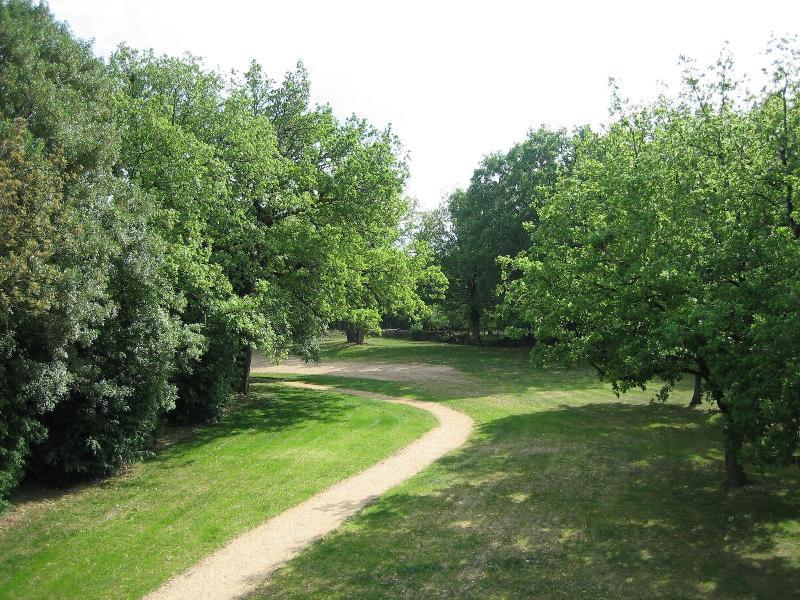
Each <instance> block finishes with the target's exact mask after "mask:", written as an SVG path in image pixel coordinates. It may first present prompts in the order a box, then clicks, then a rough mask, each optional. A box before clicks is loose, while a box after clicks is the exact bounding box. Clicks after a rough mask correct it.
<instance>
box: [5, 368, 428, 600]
mask: <svg viewBox="0 0 800 600" xmlns="http://www.w3.org/2000/svg"><path fill="white" fill-rule="evenodd" d="M434 425H435V419H434V418H433V417H432V416H431V415H429V414H428V413H426V412H424V411H420V410H416V409H414V408H410V407H407V406H402V405H396V404H390V403H386V402H381V401H375V400H366V399H363V398H354V397H352V396H344V395H341V394H335V393H328V392H317V391H310V390H299V389H292V388H288V387H286V386H280V385H275V384H271V383H257V384H254V385H253V386H251V396H250V399H249V400H247V401H246V402H244V403H242V404H240V405H239V406H236V407H234V408H232V409H231V410H230V411H229V412H228V413H227V414H226V415H225V416H224V417H223V418H222V419H221V420H220V422H218V423H217V424H215V425H210V426H207V427H203V428H199V429H198V430H197V431H195V432H194V433H193V434H191V435H189V436H187V437H184V438H182V439H180V440H178V441H176V442H174V443H173V444H171V445H169V446H167V447H166V448H164V449H162V450H160V451H159V452H158V453H157V454H156V456H155V457H154V458H153V459H151V460H148V461H145V462H142V463H139V464H136V465H133V466H131V467H130V468H129V470H128V471H127V472H126V473H124V474H122V475H119V476H116V477H112V478H109V479H107V480H105V481H103V482H101V483H97V484H90V485H86V486H82V487H81V488H76V489H74V490H72V491H67V492H62V493H57V492H54V491H51V494H50V498H49V499H47V500H40V501H35V502H31V503H29V504H27V505H25V506H22V507H17V510H14V509H13V508H12V509H11V511H10V512H9V513H7V514H6V515H5V516H3V517H0V597H1V598H81V599H88V598H137V597H139V596H141V595H142V594H143V593H146V592H148V591H150V590H152V589H154V588H156V587H157V586H158V585H159V584H160V583H162V582H164V581H165V580H166V579H168V578H169V577H170V576H172V575H174V574H176V573H179V572H181V571H183V570H185V569H186V568H188V567H189V566H191V565H192V564H194V563H195V562H197V561H198V560H199V559H201V558H202V557H203V556H205V555H207V554H209V553H210V552H212V551H213V550H215V549H216V548H218V547H220V546H222V545H223V544H224V543H225V542H226V541H227V540H229V539H231V538H233V537H235V536H236V535H237V534H240V533H242V532H244V531H246V530H248V529H250V528H252V527H254V526H256V525H258V524H259V523H261V522H262V521H264V520H265V519H267V518H269V517H271V516H273V515H275V514H277V513H279V512H281V511H283V510H284V509H286V508H289V507H291V506H294V505H296V504H298V503H300V502H301V501H303V500H304V499H306V498H308V497H309V496H311V495H313V494H314V493H316V492H318V491H320V490H322V489H324V488H326V487H328V486H330V485H331V484H333V483H334V482H336V481H339V480H341V479H344V478H346V477H348V476H349V475H351V474H354V473H356V472H358V471H361V470H362V469H364V468H366V467H368V466H370V465H372V464H374V463H376V462H378V461H379V460H380V459H381V458H383V457H385V456H387V455H389V454H391V453H392V452H393V451H395V450H397V449H398V448H400V447H402V446H404V445H406V444H407V443H409V442H411V441H412V440H413V439H415V438H417V437H419V436H420V435H422V434H423V433H424V432H425V431H427V430H428V429H430V428H431V427H433V426H434ZM12 500H13V499H12Z"/></svg>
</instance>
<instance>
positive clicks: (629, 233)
mask: <svg viewBox="0 0 800 600" xmlns="http://www.w3.org/2000/svg"><path fill="white" fill-rule="evenodd" d="M793 60H796V56H795V57H793ZM791 64H794V63H790V64H789V65H787V63H786V62H785V61H781V62H779V63H777V65H776V68H775V77H774V79H773V87H772V88H770V89H768V90H766V91H765V92H764V93H763V94H762V95H761V96H760V97H758V98H756V99H754V102H753V103H752V104H745V103H743V102H740V101H737V98H740V97H741V96H742V94H741V93H739V91H738V90H737V87H736V81H735V79H734V78H733V77H732V63H731V61H730V59H729V58H727V57H724V56H723V58H721V59H720V61H719V62H718V63H717V65H715V67H714V71H713V73H712V75H711V78H712V81H710V82H709V83H705V80H704V78H702V77H699V76H696V75H695V74H693V73H689V74H688V76H687V85H686V90H685V93H684V95H683V96H681V97H680V98H679V99H678V100H677V101H671V100H669V99H667V98H661V99H660V100H659V101H658V102H657V103H655V104H653V105H651V106H647V107H643V108H639V109H635V110H631V109H625V108H624V107H623V106H622V105H621V104H620V103H617V104H616V106H617V108H618V110H619V114H620V116H619V118H618V119H617V121H616V122H615V123H613V124H612V125H611V126H610V128H609V130H608V132H607V133H606V134H604V135H599V134H592V133H587V134H586V135H584V136H583V137H582V138H581V139H580V140H579V141H578V142H577V143H576V163H575V168H574V172H573V176H572V177H570V178H568V179H565V180H563V181H562V182H561V184H560V185H559V187H558V192H557V193H556V194H555V196H554V197H553V198H552V200H551V201H550V202H549V203H548V205H547V206H546V207H545V208H543V209H542V211H541V221H540V225H539V227H538V228H536V230H535V231H534V233H533V236H532V243H531V247H530V250H529V251H528V253H527V254H526V255H525V256H524V257H520V258H518V259H517V261H516V266H517V267H518V268H520V269H521V270H522V271H524V272H525V276H524V278H523V279H521V280H518V281H517V282H515V283H514V284H512V285H511V286H510V292H509V293H510V298H512V299H513V301H514V302H516V303H517V305H518V306H524V307H525V310H526V317H527V319H528V320H529V321H530V322H532V323H535V324H536V326H537V331H538V335H539V338H540V339H543V340H547V341H548V342H549V343H544V344H540V345H538V346H537V348H536V349H535V357H536V358H537V359H538V360H539V361H540V362H546V361H549V360H562V359H565V358H566V359H571V360H584V359H588V360H589V361H590V363H591V364H592V365H594V366H595V368H596V369H597V371H598V373H599V374H600V375H601V376H602V377H604V378H606V379H608V380H610V381H611V382H612V384H613V386H614V389H615V390H617V391H618V392H624V391H626V390H627V389H630V388H632V387H642V388H644V387H645V386H646V385H647V384H648V383H649V382H650V381H651V380H653V379H654V378H661V379H663V380H664V382H665V383H664V386H663V387H662V389H661V391H660V392H659V393H658V395H657V396H658V397H660V398H666V396H667V395H668V394H669V392H670V390H671V388H672V386H673V385H674V383H675V382H676V381H677V380H678V379H680V378H681V377H682V376H683V375H685V374H689V375H692V376H694V377H700V378H702V388H703V390H704V392H705V394H706V396H707V397H708V398H709V399H710V400H711V401H713V402H714V403H715V404H716V406H717V408H718V409H719V411H720V412H721V414H722V417H723V421H724V428H725V458H726V469H727V477H728V481H729V483H730V484H731V485H734V486H739V485H743V484H744V483H745V482H746V478H745V475H744V471H743V469H742V461H743V460H745V459H749V460H755V461H760V462H791V461H793V460H794V459H793V456H794V452H795V450H796V448H797V442H798V436H799V435H800V426H799V424H800V402H799V401H798V400H799V399H800V396H798V389H799V388H798V383H800V378H798V370H797V358H796V348H797V347H798V346H797V342H798V339H797V335H798V331H800V330H799V329H798V327H797V324H798V323H797V319H798V312H797V310H796V299H797V297H798V296H797V294H798V289H800V287H798V285H800V280H799V279H798V273H799V272H800V269H798V267H800V254H799V253H798V251H799V250H800V249H799V248H798V237H797V232H796V231H795V227H794V225H793V223H795V222H796V218H797V214H796V208H795V204H794V194H795V192H794V187H793V181H794V179H793V177H794V172H795V171H793V167H792V165H793V164H794V162H793V161H795V160H796V152H797V149H796V148H797V147H796V146H795V144H794V140H793V135H794V134H793V133H792V132H793V131H796V124H797V123H798V121H797V118H798V115H797V103H796V99H797V79H796V76H795V75H793V74H795V73H796V70H795V69H794V67H792V66H791ZM792 306H794V308H792Z"/></svg>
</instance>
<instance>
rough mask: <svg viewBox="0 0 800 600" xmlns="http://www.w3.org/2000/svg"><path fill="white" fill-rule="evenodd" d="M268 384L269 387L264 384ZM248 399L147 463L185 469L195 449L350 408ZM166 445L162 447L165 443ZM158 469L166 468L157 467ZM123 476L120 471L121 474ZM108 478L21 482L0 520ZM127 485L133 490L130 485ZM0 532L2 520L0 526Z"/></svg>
mask: <svg viewBox="0 0 800 600" xmlns="http://www.w3.org/2000/svg"><path fill="white" fill-rule="evenodd" d="M267 383H269V382H267ZM250 390H251V393H250V397H249V398H247V399H243V400H241V401H239V402H238V403H237V404H234V405H232V406H230V407H229V409H228V410H227V412H226V413H225V415H224V416H223V417H222V418H221V419H220V420H219V422H217V423H214V424H209V425H197V426H168V427H167V428H166V429H165V431H164V433H163V435H162V436H161V440H160V441H159V443H158V444H157V447H158V448H159V449H158V451H157V452H156V454H155V455H154V456H153V457H151V458H150V459H148V460H147V462H155V463H170V462H174V463H175V464H174V466H186V465H187V464H190V463H188V462H176V461H178V460H180V459H181V458H182V457H184V456H185V455H187V454H190V453H192V452H193V451H194V450H195V449H197V448H199V447H201V446H204V445H207V444H211V443H213V442H215V441H218V440H221V439H224V438H227V437H232V436H236V435H240V434H243V433H246V432H248V431H250V432H264V431H266V432H277V431H282V430H286V429H290V428H292V427H295V426H298V425H302V424H304V423H309V422H313V421H317V422H326V423H332V422H336V421H338V420H340V419H341V418H342V417H343V415H344V413H345V412H346V411H348V410H350V409H351V405H348V404H344V403H343V402H342V401H341V400H340V399H338V398H337V397H336V396H335V395H331V393H330V392H326V393H320V392H316V391H313V390H300V389H293V388H289V387H279V388H278V387H275V386H269V385H265V383H258V382H255V383H254V385H252V386H251V388H250ZM165 440H166V442H165ZM162 468H169V465H168V464H162ZM123 473H124V471H123ZM113 479H114V478H113V477H109V478H103V479H96V480H93V481H88V482H82V483H79V484H75V485H72V486H67V487H63V486H62V487H57V486H52V485H48V484H47V483H46V482H41V481H31V480H26V481H24V482H23V483H22V484H21V485H20V486H19V488H18V489H17V490H16V491H15V492H14V493H13V494H12V496H11V498H10V503H11V506H10V508H9V509H8V511H7V512H6V513H4V514H3V515H2V516H0V519H9V520H13V518H14V515H13V512H14V510H15V507H16V508H19V507H24V505H27V504H35V503H38V502H48V501H55V500H58V499H59V498H61V497H63V496H65V495H68V494H73V493H77V492H80V491H81V490H83V489H86V488H87V487H90V486H100V487H102V486H104V485H107V484H109V483H114V484H117V483H118V482H116V481H113ZM131 485H137V484H136V483H135V482H131ZM0 526H2V520H0Z"/></svg>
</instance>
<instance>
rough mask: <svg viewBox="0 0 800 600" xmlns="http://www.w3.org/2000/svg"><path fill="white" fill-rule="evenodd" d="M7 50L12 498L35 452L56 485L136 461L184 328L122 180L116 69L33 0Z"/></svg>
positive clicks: (137, 203) (143, 217)
mask: <svg viewBox="0 0 800 600" xmlns="http://www.w3.org/2000/svg"><path fill="white" fill-rule="evenodd" d="M0 48H2V54H3V61H2V62H0V90H2V92H1V93H0V110H2V126H0V132H1V133H2V151H0V154H2V160H1V161H0V162H2V169H0V171H1V173H0V176H1V177H2V187H3V199H2V203H3V205H4V210H3V212H2V214H3V217H2V229H3V235H2V239H3V246H2V251H1V252H0V254H2V257H1V258H0V262H2V267H0V270H2V272H3V275H2V280H3V284H2V286H3V292H2V297H1V298H0V300H1V301H2V306H0V313H1V314H2V315H3V316H2V325H0V327H2V333H1V334H0V337H2V340H3V341H2V352H3V367H2V369H0V377H2V379H0V389H2V395H3V396H2V397H3V399H2V404H3V410H2V412H1V413H0V414H1V415H2V416H1V417H0V431H2V432H3V434H2V437H3V442H2V443H3V447H4V448H5V451H4V452H5V453H4V456H3V463H4V464H3V466H2V468H3V471H4V473H3V476H2V479H3V483H2V487H3V489H2V490H0V493H5V492H7V491H8V489H9V488H10V487H11V485H13V484H14V482H15V481H16V479H17V478H18V477H19V475H20V474H21V472H22V463H23V461H24V460H25V459H26V458H27V455H28V454H30V455H31V457H30V458H29V459H28V462H29V464H28V468H30V469H34V470H36V471H39V472H41V473H45V472H46V473H47V475H48V477H50V478H57V479H72V478H78V477H86V476H95V475H101V474H105V473H108V472H110V471H111V470H113V469H115V468H116V467H118V466H119V465H120V464H122V463H123V462H124V461H126V460H129V459H131V458H133V457H135V456H137V455H138V454H139V453H140V452H141V451H142V450H143V449H144V448H145V446H146V444H147V440H149V438H150V437H151V436H152V434H153V431H154V430H155V428H156V426H157V423H158V419H157V416H156V415H159V414H161V413H163V411H164V410H165V409H166V408H167V407H169V406H170V405H171V402H172V400H173V397H174V387H173V386H172V385H171V384H170V381H169V379H170V375H171V365H172V364H173V353H174V348H175V346H176V345H177V343H178V340H179V339H182V337H183V333H184V332H183V331H182V330H181V329H180V327H179V326H178V325H177V324H176V323H175V321H174V320H173V319H172V318H171V311H172V309H173V306H174V305H175V302H176V299H175V298H174V296H173V295H172V293H171V290H170V288H169V287H168V286H167V287H164V286H162V285H161V284H162V279H161V273H162V269H163V263H162V261H161V258H160V255H161V247H160V243H159V240H158V238H157V236H153V235H152V233H151V231H150V215H151V212H150V209H149V205H148V202H147V201H146V199H143V198H142V197H141V196H140V195H139V194H138V193H137V192H136V190H135V189H133V188H132V186H131V185H130V183H129V182H128V181H126V180H125V179H124V177H122V178H121V177H116V176H114V174H113V172H112V170H113V168H114V165H115V164H116V159H117V150H118V148H119V135H118V129H117V125H116V123H115V121H114V113H113V102H112V81H111V79H110V78H109V77H108V75H107V73H106V70H105V67H104V65H103V64H102V62H101V61H99V60H97V59H96V58H95V57H94V56H93V55H92V52H91V47H90V46H89V45H88V44H85V43H82V42H79V41H76V40H75V39H74V38H73V37H72V36H71V34H70V32H69V30H68V29H67V27H66V26H65V25H63V24H59V23H56V22H55V21H54V20H53V17H52V15H50V13H49V12H48V10H47V8H46V7H45V6H41V5H38V6H33V5H31V3H30V2H26V1H22V0H11V1H8V2H2V3H0ZM130 285H135V286H136V287H135V288H129V287H128V286H130ZM87 415H89V416H87Z"/></svg>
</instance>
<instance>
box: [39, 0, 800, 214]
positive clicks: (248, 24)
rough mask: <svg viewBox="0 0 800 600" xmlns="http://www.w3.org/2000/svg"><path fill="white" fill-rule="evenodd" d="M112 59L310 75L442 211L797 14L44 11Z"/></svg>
mask: <svg viewBox="0 0 800 600" xmlns="http://www.w3.org/2000/svg"><path fill="white" fill-rule="evenodd" d="M49 5H50V9H51V11H52V12H53V13H54V14H55V16H56V17H57V18H58V19H60V20H66V21H67V22H68V23H69V24H70V26H71V28H72V30H73V32H74V33H75V34H77V35H78V36H79V37H81V38H84V39H89V38H91V39H94V43H95V50H96V51H97V52H98V53H99V54H101V55H103V56H107V55H108V54H109V53H110V52H111V51H113V49H114V48H115V47H116V46H117V45H118V44H119V43H121V42H125V43H127V44H128V45H130V46H133V47H136V48H152V49H154V50H155V51H156V52H158V53H165V54H173V55H175V54H183V53H184V52H186V51H189V52H191V53H192V54H193V55H195V56H201V57H203V58H204V59H205V63H206V66H208V67H211V68H218V69H220V70H222V71H224V72H228V71H230V70H231V69H236V70H240V71H241V70H244V69H245V68H246V67H247V65H248V63H249V62H250V60H251V59H253V58H255V59H256V60H258V61H259V62H260V63H261V64H262V65H263V66H264V68H265V70H266V71H267V73H269V74H270V76H271V77H272V78H273V79H280V78H281V77H282V75H283V73H284V72H285V71H287V70H288V69H291V68H293V67H294V65H295V64H296V63H297V61H298V60H302V61H303V62H304V63H305V65H306V67H307V68H308V70H309V74H310V78H311V86H312V95H313V99H314V101H315V102H318V103H329V104H330V105H331V106H332V107H333V108H334V111H335V112H336V113H337V114H338V115H340V116H342V117H346V116H347V115H349V114H351V113H356V114H358V115H359V116H361V117H365V118H367V119H368V120H369V121H371V122H372V123H373V124H374V125H376V126H378V127H384V126H386V125H388V124H391V126H392V129H393V131H394V132H395V133H396V134H397V135H398V136H399V137H400V139H401V140H402V142H403V146H404V148H405V149H406V150H407V152H408V155H409V164H410V169H411V176H410V178H409V181H408V184H407V188H406V192H407V193H408V194H409V195H410V196H412V197H414V198H416V199H417V201H418V202H419V204H420V206H422V207H424V208H432V207H434V206H436V205H437V204H439V202H440V201H441V200H442V198H444V197H445V196H446V195H447V194H448V193H449V192H451V191H452V190H453V189H455V188H456V187H463V186H466V185H467V184H468V183H469V178H470V176H471V175H472V171H473V169H474V168H475V167H476V166H477V165H478V163H479V162H480V160H481V158H482V157H483V156H484V155H486V154H488V153H491V152H496V151H504V150H507V149H508V148H509V147H511V146H512V145H513V144H514V143H516V142H518V141H521V140H522V139H523V138H524V137H525V134H526V132H527V131H528V130H529V129H530V128H532V127H538V126H539V125H548V126H551V127H567V128H571V127H574V126H576V125H583V124H591V125H600V124H602V123H605V122H607V121H608V106H609V87H608V80H609V77H614V78H616V79H617V80H618V82H619V83H620V86H621V91H622V93H623V94H624V95H626V96H629V97H630V98H632V99H633V100H640V99H643V98H652V97H653V96H655V95H656V94H658V93H659V92H660V91H661V90H662V89H663V85H664V83H666V84H669V85H671V86H673V87H674V86H675V85H676V83H677V82H678V81H679V76H680V69H679V67H678V58H679V56H680V55H681V54H683V55H687V56H690V57H692V58H694V59H696V60H697V61H698V62H699V63H700V64H708V63H711V62H713V61H714V59H715V58H716V57H717V56H718V54H719V51H720V48H721V47H722V44H723V43H724V42H726V41H727V42H729V44H730V48H731V50H732V51H733V53H734V55H735V56H736V59H737V64H738V68H739V70H740V71H742V72H745V73H747V74H752V75H753V76H757V75H758V73H759V72H760V69H761V68H762V67H763V66H766V59H765V57H764V56H763V50H764V48H765V46H766V44H767V41H768V40H769V38H770V36H771V35H772V34H775V35H787V34H794V33H797V32H798V29H799V28H800V1H797V0H794V1H791V0H783V1H777V0H759V1H757V2H754V1H752V0H751V1H749V2H741V1H739V0H729V1H727V2H724V1H715V0H692V1H684V0H671V1H667V0H662V1H660V2H652V1H649V0H639V1H638V2H627V1H617V2H612V1H608V2H601V1H595V2H590V1H586V2H579V1H569V0H562V1H557V0H551V1H549V2H546V3H543V2H533V1H531V2H522V1H509V0H493V1H491V2H471V1H468V0H467V1H463V0H462V1H459V2H453V1H449V0H441V1H437V0H428V1H427V2H425V1H422V2H420V1H417V0H404V1H395V2H387V1H382V0H372V1H359V0H340V1H332V0H328V1H309V0H282V1H280V2H270V1H257V0H225V1H222V2H221V1H219V0H216V1H215V2H207V1H205V0H50V2H49Z"/></svg>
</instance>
